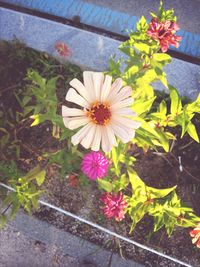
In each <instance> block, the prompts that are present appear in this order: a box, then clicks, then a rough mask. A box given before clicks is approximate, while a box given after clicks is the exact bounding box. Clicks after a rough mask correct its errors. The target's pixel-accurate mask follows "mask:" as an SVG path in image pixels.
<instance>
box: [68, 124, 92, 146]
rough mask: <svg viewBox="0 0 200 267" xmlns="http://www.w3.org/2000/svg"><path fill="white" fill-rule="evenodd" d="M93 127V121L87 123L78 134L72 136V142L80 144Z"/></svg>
mask: <svg viewBox="0 0 200 267" xmlns="http://www.w3.org/2000/svg"><path fill="white" fill-rule="evenodd" d="M91 127H93V123H92V122H89V123H88V124H87V125H85V126H84V127H83V128H81V129H80V130H79V131H78V132H77V133H76V134H74V135H73V136H72V139H71V141H72V144H73V145H75V146H76V145H78V144H79V143H80V142H81V140H82V139H83V138H84V137H85V136H86V135H87V133H88V132H89V131H90V128H91Z"/></svg>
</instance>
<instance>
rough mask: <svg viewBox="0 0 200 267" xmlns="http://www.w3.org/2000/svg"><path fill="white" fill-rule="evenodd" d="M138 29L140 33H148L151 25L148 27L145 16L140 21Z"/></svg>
mask: <svg viewBox="0 0 200 267" xmlns="http://www.w3.org/2000/svg"><path fill="white" fill-rule="evenodd" d="M136 27H137V30H138V31H139V32H141V31H144V32H146V31H147V29H148V27H149V25H148V23H147V20H146V19H145V17H144V16H142V17H141V19H140V20H139V21H138V23H137V25H136Z"/></svg>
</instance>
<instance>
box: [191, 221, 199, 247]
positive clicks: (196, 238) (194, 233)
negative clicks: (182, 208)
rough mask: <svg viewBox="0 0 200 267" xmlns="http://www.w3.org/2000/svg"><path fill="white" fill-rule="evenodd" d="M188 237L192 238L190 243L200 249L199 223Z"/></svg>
mask: <svg viewBox="0 0 200 267" xmlns="http://www.w3.org/2000/svg"><path fill="white" fill-rule="evenodd" d="M190 236H191V237H193V238H192V243H193V244H195V245H196V246H197V247H198V248H200V223H198V224H197V226H196V227H195V228H194V230H192V231H190Z"/></svg>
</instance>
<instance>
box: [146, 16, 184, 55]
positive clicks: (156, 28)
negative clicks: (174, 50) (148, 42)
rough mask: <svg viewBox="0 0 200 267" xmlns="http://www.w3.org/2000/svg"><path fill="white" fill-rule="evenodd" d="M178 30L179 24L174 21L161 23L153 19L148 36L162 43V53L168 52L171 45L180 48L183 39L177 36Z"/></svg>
mask: <svg viewBox="0 0 200 267" xmlns="http://www.w3.org/2000/svg"><path fill="white" fill-rule="evenodd" d="M178 30H179V26H178V24H176V23H175V22H173V21H170V20H166V21H164V22H161V21H160V22H159V21H158V18H153V19H152V20H151V22H150V24H149V29H148V30H147V34H148V35H149V36H151V37H152V38H153V39H154V40H156V41H158V42H159V43H160V47H161V50H162V52H166V51H167V50H168V48H169V46H170V45H172V46H175V47H179V42H180V41H181V40H182V37H180V36H176V35H175V33H176V31H178Z"/></svg>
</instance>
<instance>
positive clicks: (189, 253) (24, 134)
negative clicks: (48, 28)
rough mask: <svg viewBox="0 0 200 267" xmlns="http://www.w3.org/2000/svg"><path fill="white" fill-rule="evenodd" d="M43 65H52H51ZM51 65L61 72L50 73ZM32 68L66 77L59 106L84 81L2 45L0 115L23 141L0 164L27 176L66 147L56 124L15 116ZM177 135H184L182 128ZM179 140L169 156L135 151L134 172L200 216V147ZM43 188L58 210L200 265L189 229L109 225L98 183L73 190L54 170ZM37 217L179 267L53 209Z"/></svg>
mask: <svg viewBox="0 0 200 267" xmlns="http://www.w3.org/2000/svg"><path fill="white" fill-rule="evenodd" d="M44 62H45V63H48V65H47V64H45V63H44ZM49 66H56V67H52V68H51V67H49ZM28 68H34V69H36V70H38V71H39V72H40V74H41V75H42V76H44V77H46V78H48V79H49V78H50V77H54V76H56V75H58V74H60V75H61V76H62V77H64V79H63V78H61V79H59V81H58V83H57V92H58V98H59V99H60V101H62V100H63V99H64V95H65V94H66V88H68V87H69V85H68V82H69V81H70V80H71V79H72V78H74V77H77V78H78V79H79V78H81V75H82V72H81V70H80V69H79V67H77V66H74V65H71V64H69V63H68V64H66V65H61V64H60V63H59V62H58V61H56V60H55V59H52V58H51V57H49V56H48V55H47V54H45V53H39V52H36V51H34V50H32V49H30V48H25V47H24V46H23V45H22V44H20V43H19V42H17V41H15V42H14V43H12V44H11V43H10V44H8V43H6V42H2V43H0V77H1V78H2V79H1V81H0V89H1V91H0V94H1V98H2V102H1V106H0V110H1V111H0V112H1V115H2V114H3V113H6V114H7V115H6V119H7V120H8V121H10V122H12V123H10V124H6V127H7V128H6V129H7V130H8V131H9V132H10V134H11V136H14V133H15V132H16V131H17V140H18V141H19V140H20V141H19V145H20V155H19V158H17V159H16V157H15V156H14V157H13V155H15V153H13V152H11V151H12V150H9V151H10V152H9V153H8V146H7V147H3V148H2V155H1V158H0V159H1V160H2V162H5V160H6V161H9V160H15V161H16V163H17V165H18V167H19V168H20V170H21V171H27V170H29V169H30V168H31V167H32V166H34V165H35V164H36V163H38V156H40V155H42V154H43V153H44V152H50V151H55V150H57V149H58V148H60V147H62V146H63V145H64V142H63V143H59V142H58V141H57V140H56V139H55V138H52V137H51V125H50V123H48V122H45V123H43V124H40V125H38V126H36V127H32V128H30V127H29V125H30V121H29V120H27V121H26V123H27V125H26V124H25V125H24V124H23V125H21V124H18V123H17V122H16V121H15V116H13V114H16V112H17V111H18V112H20V109H21V108H20V105H19V102H18V101H17V100H16V97H15V95H14V93H16V92H19V91H20V90H22V91H23V90H25V89H26V84H27V81H25V80H24V78H25V76H26V73H27V69H28ZM8 110H12V112H8ZM3 118H5V117H3ZM0 122H1V124H3V126H4V127H5V121H3V122H2V119H1V121H0ZM199 122H200V116H195V118H194V123H195V125H196V127H197V132H198V133H200V123H199ZM13 125H14V126H13ZM22 126H23V127H22ZM0 127H2V125H1V126H0ZM20 127H22V128H20ZM175 134H176V135H177V136H180V133H179V129H178V130H177V131H176V133H175ZM177 139H178V141H176V142H174V144H173V149H172V150H171V152H169V153H164V152H163V151H160V152H159V153H155V151H153V150H149V151H148V152H147V153H144V152H143V151H142V150H141V149H138V148H136V147H133V150H132V154H133V156H134V157H135V158H136V159H137V161H136V163H135V165H134V169H135V170H136V171H137V173H138V174H139V176H140V177H141V178H142V179H143V180H144V181H145V182H146V184H147V185H149V186H154V187H157V188H167V187H171V186H173V185H177V193H178V195H179V196H180V198H181V199H182V200H183V201H184V202H185V203H186V204H187V205H189V206H190V207H192V208H193V209H194V210H195V212H196V214H197V215H199V216H200V205H199V204H200V202H199V199H200V164H199V163H200V146H199V144H198V143H196V142H195V141H192V140H191V138H189V136H185V137H184V138H183V139H179V138H177ZM9 149H10V148H9ZM178 157H181V161H182V165H183V171H182V172H181V171H180V169H179V161H178ZM44 163H45V162H44ZM1 164H2V163H1ZM41 164H42V163H41ZM66 164H67V162H66ZM0 180H1V177H0ZM43 188H44V189H45V191H46V192H45V194H44V196H43V198H44V199H45V200H47V201H48V202H50V203H52V204H54V205H56V206H59V207H61V208H63V209H65V210H67V211H71V212H73V213H74V214H78V215H80V216H82V217H84V218H86V219H88V220H90V221H93V222H95V223H98V224H100V225H102V226H104V227H106V228H108V229H110V230H112V231H116V232H117V233H119V234H122V235H124V236H126V237H129V238H131V239H133V240H135V241H137V242H140V243H142V244H145V245H147V246H149V247H152V248H155V249H156V250H158V251H161V252H163V253H166V254H168V255H170V256H173V257H175V258H177V259H179V260H181V261H185V262H186V263H189V264H191V265H192V266H195V267H198V266H200V251H199V249H197V248H196V247H195V246H194V245H192V242H191V238H190V236H189V230H188V229H182V228H178V227H177V228H176V229H175V230H174V232H173V235H172V236H171V237H170V238H168V237H167V234H166V232H165V230H164V229H161V230H159V231H158V232H157V233H153V230H152V229H153V222H152V220H151V218H149V217H145V218H144V219H143V220H142V221H141V222H140V223H139V224H138V225H137V227H136V229H135V230H134V232H133V233H131V234H129V230H130V227H129V226H130V221H129V219H128V218H126V219H125V220H124V221H122V222H120V223H115V222H114V221H108V220H106V219H105V218H104V216H103V214H102V213H101V211H100V208H99V207H100V206H101V203H100V201H99V196H100V191H99V190H98V188H97V185H96V183H94V182H93V183H92V182H91V183H90V182H89V183H80V184H78V186H76V185H75V186H72V185H71V184H70V181H69V178H68V177H67V176H65V177H61V175H60V173H59V168H57V167H56V166H54V167H53V168H52V169H51V171H50V172H49V173H48V176H47V177H46V180H45V183H44V185H43ZM35 216H37V217H39V218H41V219H43V220H46V221H48V222H50V223H52V224H54V225H56V226H57V227H60V228H64V229H66V231H69V232H71V233H73V234H75V235H79V236H81V237H82V238H84V239H88V240H90V241H92V242H95V243H98V244H100V245H101V246H102V247H106V248H108V249H111V250H115V251H118V252H120V251H122V253H123V255H124V256H125V257H127V258H132V259H134V260H135V261H137V262H140V263H143V264H145V265H146V266H178V265H177V264H175V263H173V262H170V261H168V260H166V259H164V258H161V257H158V256H156V255H155V254H152V253H149V252H146V251H144V250H142V249H139V248H137V247H134V246H132V245H129V244H127V243H126V242H120V246H119V245H117V241H116V239H115V240H114V239H112V237H110V236H108V235H107V234H104V233H102V232H100V231H97V230H95V229H93V228H91V227H89V226H88V225H85V224H82V223H80V222H78V221H74V220H73V219H71V218H68V217H66V216H63V215H62V214H60V213H57V212H55V211H52V210H50V209H48V208H45V207H40V208H39V210H38V211H37V212H35ZM119 248H120V249H119Z"/></svg>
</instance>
